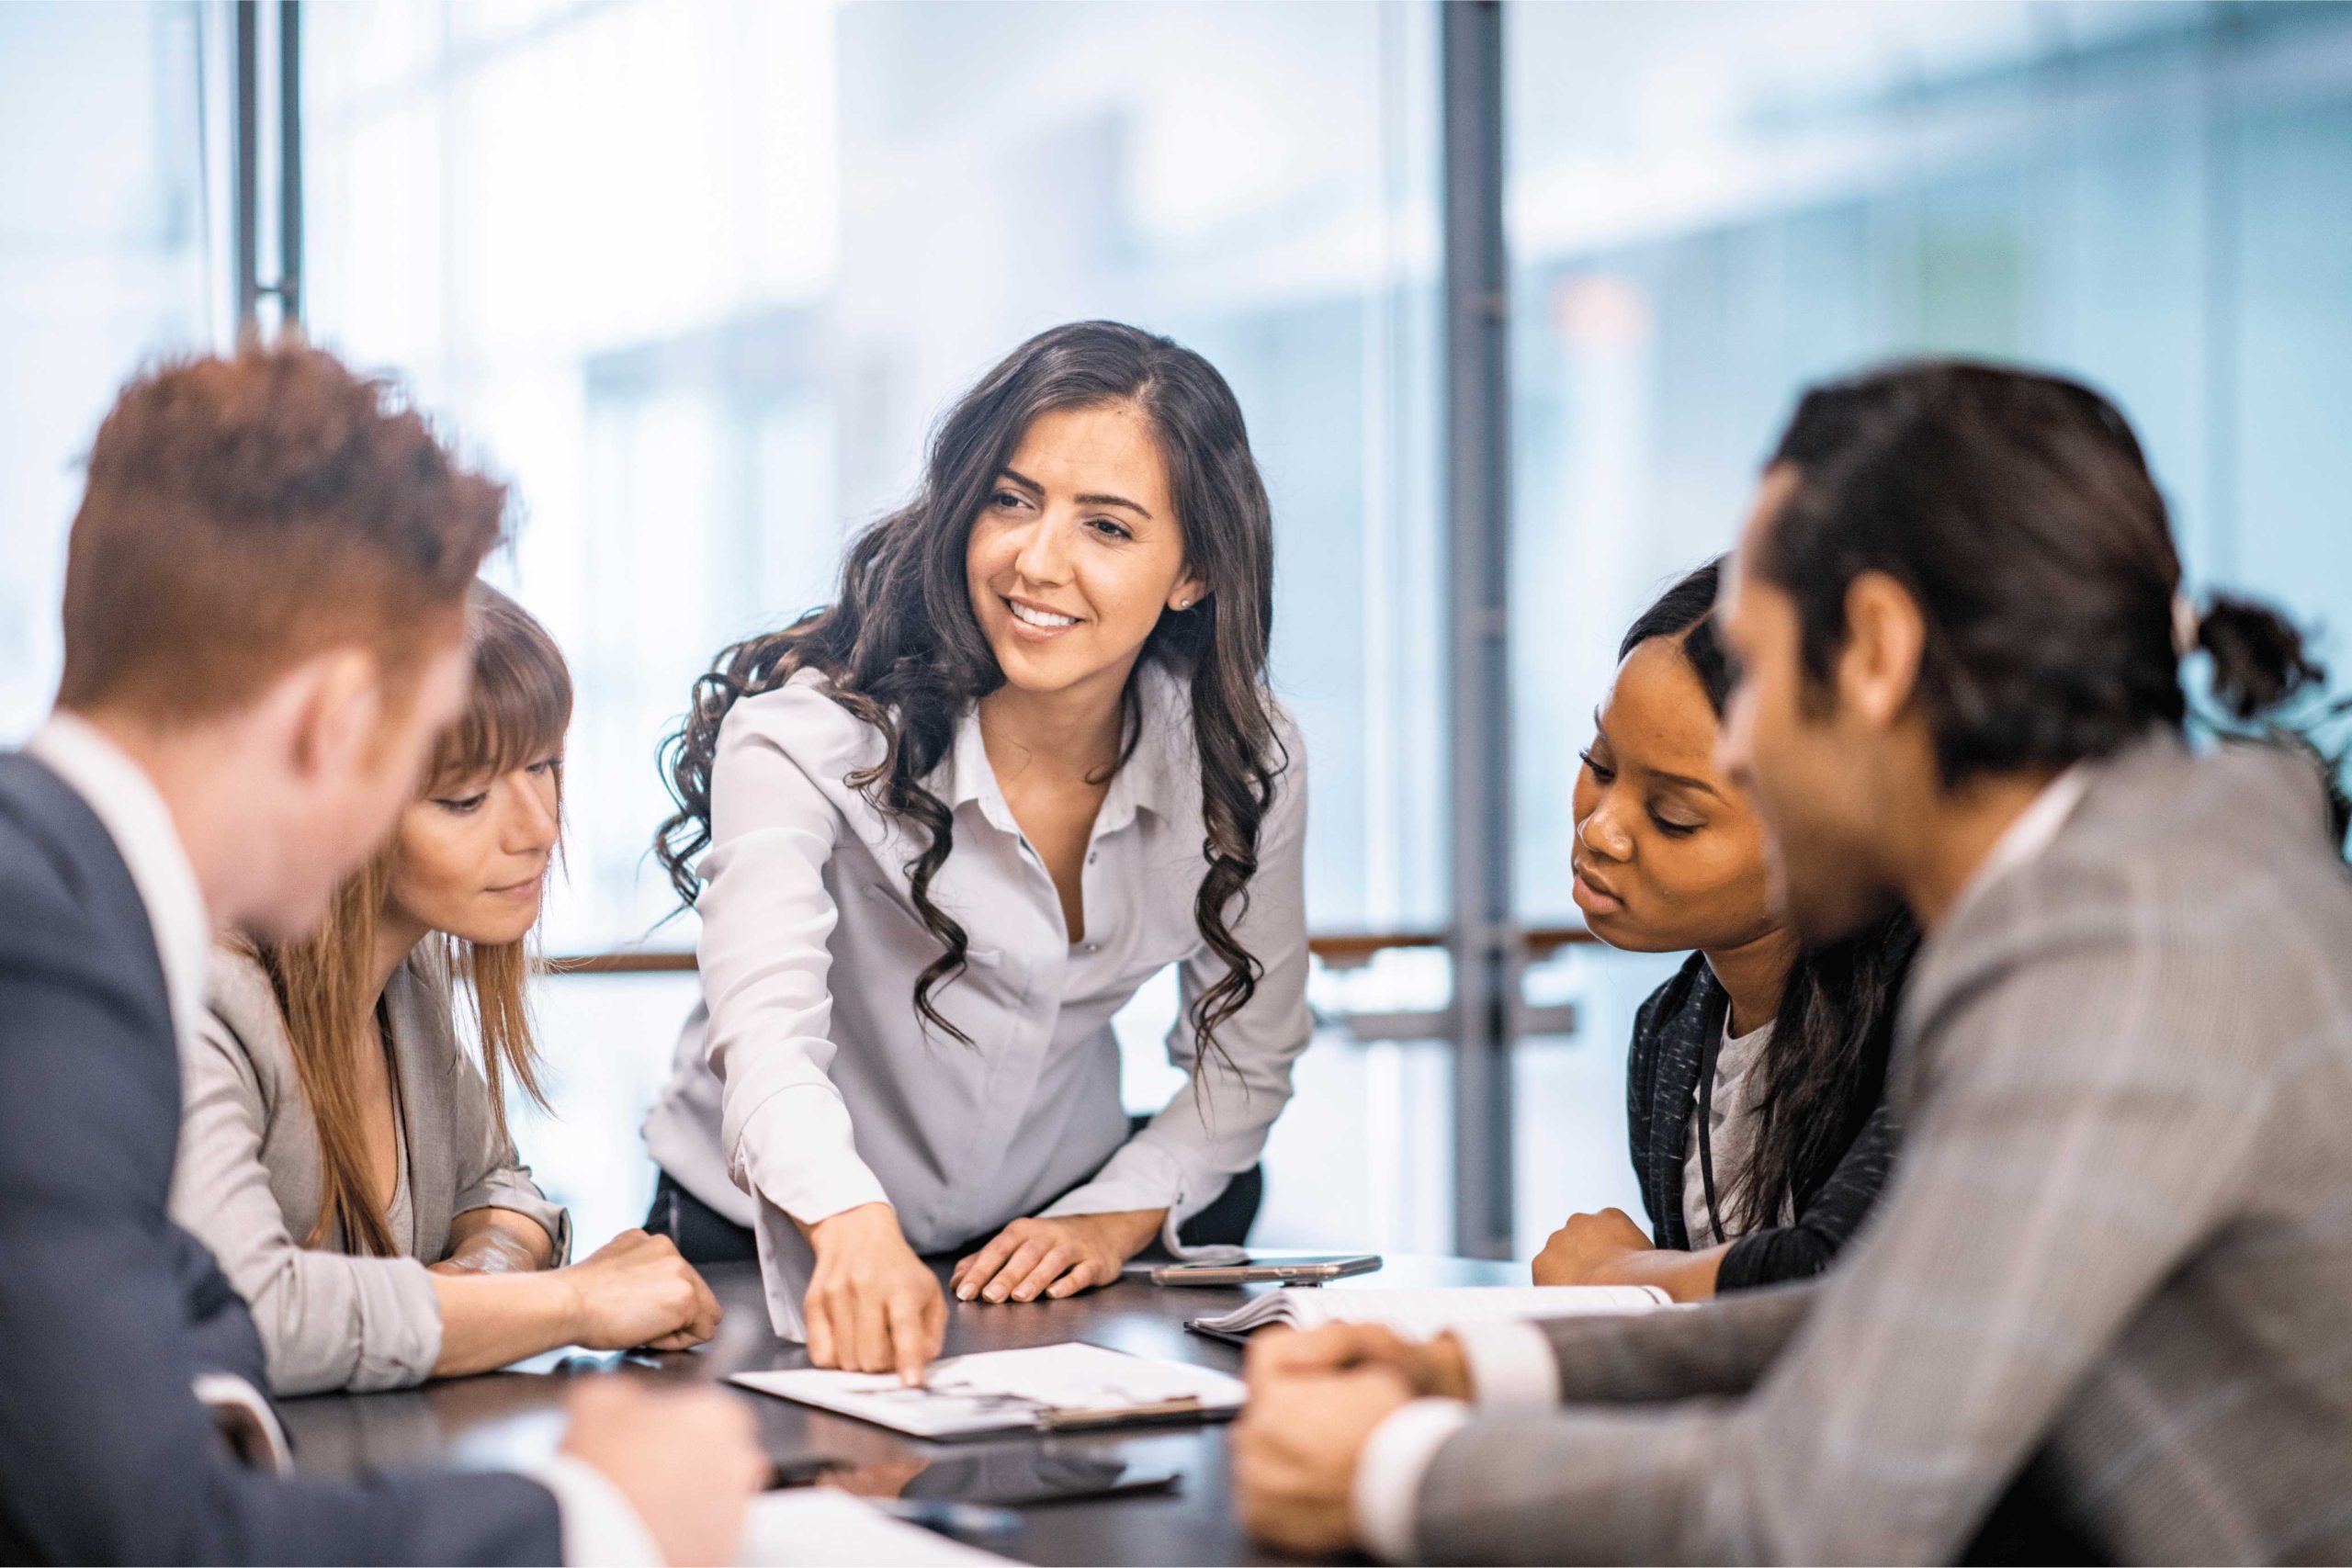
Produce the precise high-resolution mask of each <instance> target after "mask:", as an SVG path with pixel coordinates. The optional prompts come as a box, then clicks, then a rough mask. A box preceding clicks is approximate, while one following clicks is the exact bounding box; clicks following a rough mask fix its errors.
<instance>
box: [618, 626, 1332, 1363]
mask: <svg viewBox="0 0 2352 1568" xmlns="http://www.w3.org/2000/svg"><path fill="white" fill-rule="evenodd" d="M1137 681H1138V696H1139V700H1140V704H1141V710H1142V711H1141V715H1140V716H1141V719H1142V724H1141V728H1140V730H1139V732H1138V734H1137V736H1136V741H1135V748H1134V750H1133V751H1132V752H1131V753H1130V754H1129V755H1128V757H1127V760H1126V761H1125V764H1124V765H1122V766H1121V767H1120V769H1119V771H1118V773H1115V774H1114V775H1113V777H1112V779H1111V782H1110V786H1109V789H1108V792H1107V793H1106V794H1105V795H1104V796H1103V804H1102V807H1100V808H1099V809H1098V810H1097V811H1096V813H1095V818H1094V828H1093V835H1092V838H1091V840H1090V841H1089V842H1088V844H1087V847H1086V859H1085V863H1084V864H1083V866H1082V867H1081V868H1080V879H1081V882H1080V886H1081V888H1082V891H1083V896H1084V906H1085V930H1084V931H1083V932H1082V933H1081V935H1080V940H1079V941H1077V942H1072V941H1071V940H1070V938H1071V933H1070V931H1069V928H1068V927H1067V925H1066V924H1065V923H1064V919H1063V914H1062V903H1061V897H1060V894H1059V892H1058V891H1057V889H1056V887H1055V885H1054V879H1053V876H1052V874H1050V873H1049V872H1048V871H1047V870H1046V864H1045V862H1044V861H1043V860H1042V859H1040V858H1039V857H1038V855H1037V852H1036V851H1035V848H1034V847H1033V846H1032V845H1031V844H1030V842H1029V840H1028V839H1027V838H1026V837H1025V836H1024V835H1023V832H1022V831H1021V826H1020V824H1019V823H1018V822H1017V821H1015V820H1014V819H1013V816H1012V807H1010V806H1008V805H1007V804H1006V802H1005V797H1004V792H1003V790H1002V789H1001V787H1000V786H999V784H998V783H997V777H996V771H995V769H994V768H993V767H992V766H991V765H990V764H989V757H988V748H987V745H986V743H985V741H983V739H981V736H980V726H979V719H978V710H977V708H974V709H970V710H967V712H966V713H965V715H964V716H963V719H962V721H961V723H960V724H959V725H958V726H957V728H956V739H955V742H954V745H953V748H952V749H951V750H950V752H949V754H948V756H947V757H946V758H945V759H944V760H943V761H942V764H941V766H940V767H939V768H938V769H937V770H935V771H934V772H933V774H932V776H931V778H930V779H929V780H928V781H927V783H928V784H929V787H930V788H931V790H932V792H933V794H934V795H937V796H938V798H939V800H940V802H941V803H942V804H943V805H944V806H945V807H947V808H948V810H949V811H950V812H951V813H952V814H953V818H954V824H955V849H954V852H953V853H951V854H949V855H948V857H947V859H946V862H945V863H944V864H943V865H942V866H941V867H940V868H939V873H938V874H937V876H936V877H935V878H934V879H933V882H932V885H931V895H932V897H933V900H934V901H935V902H936V903H937V904H938V906H939V907H940V908H943V909H944V910H946V911H947V912H948V913H949V914H951V915H952V916H954V917H955V919H956V920H958V921H960V922H961V923H962V925H963V927H964V930H965V931H966V933H967V935H968V936H969V938H970V941H971V947H970V950H969V952H967V953H966V955H965V960H966V968H965V970H964V972H963V973H962V974H960V975H958V976H955V977H953V978H952V979H950V980H947V981H945V982H944V983H943V984H942V985H941V986H940V987H938V989H937V991H936V992H935V995H936V997H937V1000H938V1006H939V1008H940V1010H941V1011H942V1012H944V1014H946V1016H947V1017H948V1018H949V1019H950V1020H952V1021H954V1022H955V1023H956V1026H957V1027H958V1028H959V1029H961V1030H962V1031H963V1032H965V1034H966V1035H967V1037H968V1038H969V1041H970V1043H968V1044H966V1043H962V1042H959V1041H956V1040H955V1039H952V1038H950V1037H948V1036H946V1035H944V1034H943V1033H941V1032H939V1031H936V1030H927V1029H925V1028H924V1027H923V1026H922V1021H920V1020H919V1019H918V1018H917V1016H916V1014H915V1011H914V1008H913V1004H912V1002H911V1000H910V998H911V995H912V993H913V989H914V983H915V978H916V976H919V975H920V974H922V971H923V969H924V968H925V966H926V965H928V964H930V963H931V962H932V961H933V959H935V958H936V957H938V955H939V952H940V948H939V943H938V942H936V941H935V940H934V939H933V937H932V935H931V933H930V932H929V931H927V930H926V929H925V928H924V927H923V925H922V918H921V917H920V916H919V915H918V914H917V913H916V911H915V907H914V902H913V896H912V892H911V890H910V886H909V881H908V872H907V867H908V864H909V863H910V859H911V858H912V856H913V853H914V851H915V849H916V848H917V847H918V842H919V839H920V836H919V835H915V834H910V832H909V831H908V829H905V828H904V827H903V826H902V825H901V824H899V822H897V821H895V820H893V819H891V818H888V817H886V816H884V815H883V814H882V813H880V812H879V811H877V810H876V808H875V806H874V804H873V802H871V801H870V800H868V799H867V798H866V797H865V795H864V794H863V793H862V792H861V791H860V790H859V789H858V788H857V786H856V785H855V784H852V783H850V782H848V781H849V779H850V777H851V776H852V775H854V774H855V773H857V772H858V771H859V770H861V769H864V768H868V767H871V766H873V765H874V764H875V763H876V762H877V761H880V760H881V758H882V752H883V744H884V742H883V738H882V735H881V732H880V731H878V730H877V729H876V728H874V727H873V726H872V725H870V724H868V723H866V722H865V720H863V719H861V718H859V717H857V716H854V715H853V714H851V713H850V712H848V711H847V710H846V709H844V708H842V706H841V705H840V704H838V703H836V702H834V701H833V700H832V697H831V693H830V691H829V689H828V687H827V683H826V682H825V681H824V679H823V678H822V677H821V676H820V675H818V674H816V673H815V672H813V671H800V672H799V673H798V674H796V675H794V676H793V677H792V679H791V680H789V681H787V682H786V683H785V684H784V685H782V686H780V687H778V688H776V689H775V691H772V692H764V693H762V694H759V695H757V696H751V697H746V698H744V699H743V700H742V701H741V702H739V703H737V704H736V705H735V706H734V707H733V709H732V710H730V711H729V714H728V716H727V720H726V722H725V723H724V724H723V725H722V726H721V727H720V728H719V734H718V756H717V758H716V760H715V761H713V762H712V764H711V788H710V799H711V842H710V849H709V852H707V854H706V855H705V856H704V857H703V859H702V863H701V865H700V868H699V870H700V874H701V877H702V896H701V897H700V899H699V900H698V901H697V903H696V905H695V908H697V909H698V910H699V912H700V914H701V916H702V940H701V944H700V954H701V960H702V993H703V997H704V998H705V1002H706V1004H707V1005H706V1006H705V1007H703V1008H698V1009H696V1010H695V1013H694V1015H693V1016H692V1017H691V1018H690V1019H689V1020H688V1021H687V1023H686V1027H685V1029H684V1032H683V1033H682V1035H681V1037H680V1039H679V1043H678V1050H677V1055H676V1058H675V1062H674V1070H673V1076H672V1077H671V1081H670V1087H669V1088H668V1089H666V1090H665V1091H664V1092H663V1095H662V1099H661V1100H660V1101H658V1102H657V1103H656V1105H655V1106H654V1109H653V1111H652V1113H651V1114H650V1116H649V1117H648V1118H647V1119H646V1123H645V1141H646V1145H647V1146H648V1148H649V1149H650V1151H651V1152H652V1154H653V1156H654V1157H655V1158H656V1159H657V1160H659V1161H660V1162H661V1164H662V1168H664V1169H666V1170H668V1171H669V1172H670V1174H671V1175H672V1176H673V1177H674V1178H675V1179H677V1180H678V1181H679V1182H680V1183H681V1184H682V1185H684V1187H685V1188H686V1190H689V1191H691V1192H692V1193H694V1195H695V1197H697V1198H700V1199H701V1200H702V1201H704V1202H706V1203H707V1204H709V1205H711V1206H712V1207H713V1208H715V1209H717V1210H718V1212H719V1213H721V1214H724V1215H726V1216H727V1217H728V1218H729V1219H730V1220H733V1221H734V1222H735V1223H736V1224H740V1225H743V1226H745V1227H747V1228H749V1229H752V1230H753V1231H754V1232H755V1233H756V1234H757V1235H758V1238H759V1246H760V1256H761V1262H762V1265H763V1276H764V1279H765V1280H766V1284H767V1292H768V1312H769V1317H770V1319H771V1321H772V1322H773V1323H774V1324H775V1328H776V1331H777V1332H778V1333H779V1334H782V1335H785V1336H786V1337H790V1338H797V1337H799V1336H800V1331H801V1325H800V1302H801V1298H802V1294H803V1292H805V1291H806V1290H807V1288H808V1283H809V1271H810V1269H812V1267H813V1264H814V1258H813V1255H812V1254H811V1253H810V1251H809V1246H808V1243H807V1242H806V1240H805V1239H804V1238H803V1237H802V1235H801V1233H800V1231H799V1229H798V1227H797V1225H795V1224H793V1223H792V1222H793V1221H794V1220H798V1221H800V1222H801V1223H803V1224H815V1223H816V1222H817V1221H819V1220H821V1219H823V1218H825V1217H826V1216H827V1215H829V1214H834V1213H840V1212H842V1210H844V1209H848V1208H853V1207H854V1206H856V1205H858V1204H861V1203H868V1202H874V1201H888V1202H889V1203H891V1204H892V1205H893V1206H894V1207H895V1208H896V1209H897V1211H898V1219H899V1227H900V1228H901V1229H902V1230H903V1231H904V1232H905V1233H906V1237H907V1240H908V1241H909V1242H910V1243H911V1244H913V1246H914V1247H915V1248H916V1249H917V1250H918V1251H935V1250H938V1249H940V1248H944V1247H954V1246H958V1245H962V1244H964V1243H965V1242H967V1241H969V1240H971V1239H974V1238H979V1237H985V1236H987V1235H990V1234H992V1233H993V1232H994V1231H995V1230H996V1228H997V1227H998V1226H1000V1225H1002V1224H1004V1223H1005V1222H1006V1221H1008V1220H1011V1219H1012V1218H1014V1217H1015V1216H1017V1215H1022V1214H1034V1213H1040V1212H1041V1211H1042V1212H1043V1213H1046V1215H1049V1216H1054V1215H1064V1214H1100V1213H1120V1212H1123V1211H1134V1210H1144V1209H1164V1210H1166V1211H1167V1215H1168V1217H1167V1224H1166V1226H1165V1233H1166V1234H1165V1235H1164V1237H1163V1239H1165V1240H1166V1241H1168V1242H1169V1243H1170V1247H1171V1250H1173V1247H1174V1244H1175V1242H1176V1235H1175V1233H1176V1227H1177V1226H1178V1225H1179V1224H1181V1223H1182V1221H1184V1220H1185V1219H1187V1218H1189V1217H1190V1216H1191V1215H1193V1214H1194V1213H1198V1212H1199V1211H1200V1210H1201V1209H1203V1208H1204V1207H1206V1206H1207V1205H1208V1204H1209V1203H1210V1202H1211V1201H1214V1200H1215V1199H1216V1195H1217V1194H1218V1193H1219V1192H1221V1191H1223V1190H1224V1189H1225V1186H1226V1183H1227V1181H1228V1180H1230V1179H1232V1178H1233V1177H1234V1176H1235V1175H1236V1174H1238V1172H1241V1171H1245V1170H1247V1169H1249V1168H1250V1166H1251V1165H1253V1164H1255V1163H1256V1162H1257V1159H1258V1156H1259V1155H1260V1153H1261V1150H1262V1149H1263V1148H1264V1146H1265V1143H1266V1134H1267V1130H1268V1129H1269V1128H1270V1127H1271V1126H1272V1123H1273V1121H1274V1118H1275V1117H1276V1116H1277V1115H1278V1114H1280V1112H1281V1111H1282V1109H1283V1105H1284V1104H1285V1103H1286V1102H1287V1101H1288V1100H1289V1099H1290V1094H1291V1064H1292V1062H1293V1061H1294V1060H1295V1058H1296V1057H1297V1055H1298V1054H1299V1052H1300V1051H1302V1050H1303V1049H1305V1048H1306V1043H1307V1040H1308V1038H1309V1037H1310V1035H1311V1034H1312V1032H1313V1029H1314V1019H1313V1015H1312V1014H1310V1013H1309V1012H1308V1010H1307V1005H1306V971H1307V946H1306V908H1305V898H1306V892H1305V859H1306V856H1305V849H1306V843H1305V840H1306V795H1307V792H1306V752H1305V750H1304V748H1303V747H1302V746H1301V745H1300V743H1299V739H1298V733H1297V731H1296V729H1295V728H1294V727H1293V726H1292V725H1291V723H1290V721H1289V719H1288V717H1287V716H1283V717H1281V718H1280V721H1279V725H1278V732H1279V735H1280V739H1281V743H1282V749H1283V757H1282V758H1280V759H1275V761H1278V762H1279V763H1280V764H1281V765H1282V766H1283V773H1282V776H1281V778H1280V780H1279V781H1278V783H1277V784H1276V786H1275V791H1274V798H1273V801H1272V805H1271V806H1270V807H1268V809H1267V813H1266V819H1265V821H1264V823H1263V824H1262V825H1261V828H1260V829H1259V839H1258V869H1257V874H1256V875H1255V876H1254V877H1252V878H1251V880H1250V892H1249V897H1248V898H1247V899H1246V900H1237V901H1236V903H1235V905H1234V907H1233V908H1232V909H1231V910H1230V911H1229V914H1230V918H1231V922H1232V926H1233V932H1234V935H1235V937H1236V939H1237V940H1238V942H1240V943H1241V945H1242V946H1243V947H1245V948H1247V949H1248V950H1249V951H1250V953H1251V954H1252V955H1254V956H1255V957H1256V958H1257V960H1258V961H1259V963H1260V964H1261V965H1262V969H1261V975H1260V978H1259V981H1258V988H1257V993H1256V995H1255V996H1254V997H1253V998H1251V1000H1250V1005H1249V1006H1247V1007H1245V1008H1243V1009H1242V1010H1240V1011H1238V1012H1237V1013H1236V1014H1234V1016H1233V1017H1232V1018H1230V1019H1228V1020H1227V1021H1226V1023H1225V1025H1224V1027H1223V1028H1222V1030H1221V1031H1220V1032H1219V1039H1218V1043H1219V1045H1220V1046H1221V1047H1222V1059H1220V1060H1218V1061H1216V1062H1215V1063H1214V1064H1211V1065H1209V1066H1206V1067H1205V1068H1204V1070H1202V1071H1201V1072H1200V1073H1199V1075H1198V1076H1197V1077H1196V1078H1195V1080H1194V1081H1193V1083H1191V1084H1188V1085H1187V1086H1185V1087H1184V1088H1182V1089H1178V1090H1177V1091H1176V1092H1175V1094H1174V1095H1173V1097H1172V1098H1171V1099H1170V1101H1169V1103H1168V1105H1167V1107H1166V1108H1165V1109H1164V1110H1162V1111H1160V1112H1159V1115H1157V1116H1155V1117H1153V1118H1152V1119H1151V1121H1150V1122H1149V1123H1148V1125H1146V1126H1145V1128H1144V1129H1143V1130H1142V1131H1141V1132H1139V1133H1134V1134H1132V1135H1131V1134H1130V1132H1129V1128H1128V1123H1127V1114H1126V1110H1125V1106H1124V1105H1123V1104H1122V1102H1121V1100H1120V1093H1119V1075H1120V1062H1119V1048H1118V1043H1117V1041H1116V1039H1115V1038H1114V1035H1113V1033H1112V1031H1111V1018H1112V1015H1113V1014H1114V1013H1116V1012H1117V1011H1118V1010H1120V1009H1121V1008H1123V1007H1125V1005H1126V1004H1127V1002H1128V1001H1129V999H1130V998H1133V997H1134V996H1135V994H1136V990H1137V989H1138V988H1139V987H1141V986H1143V985H1144V983H1145V982H1147V981H1148V980H1149V979H1151V978H1152V977H1153V976H1156V975H1158V974H1159V973H1161V972H1162V971H1164V970H1167V969H1169V968H1170V967H1173V968H1174V969H1175V970H1176V971H1177V979H1178V985H1177V989H1178V992H1179V994H1180V996H1181V998H1182V1002H1183V1004H1184V1006H1185V1008H1186V1009H1187V1010H1189V1008H1190V1007H1191V1005H1192V1004H1193V1001H1194V1000H1195V999H1196V998H1198V997H1199V996H1200V995H1201V994H1202V992H1204V990H1206V989H1207V988H1208V987H1211V986H1213V985H1215V984H1216V982H1217V981H1219V980H1220V979H1222V978H1224V976H1225V975H1226V972H1227V971H1226V964H1225V962H1224V960H1222V959H1220V958H1218V957H1217V956H1216V953H1213V952H1212V951H1210V949H1209V948H1208V946H1207V944H1206V943H1205V942H1203V941H1202V938H1201V933H1200V927H1199V924H1198V922H1197V920H1196V919H1195V916H1194V912H1193V905H1194V903H1195V901H1196V899H1197V897H1198V895H1199V893H1200V887H1201V881H1202V878H1203V876H1204V874H1205V873H1206V870H1207V866H1206V863H1205V861H1204V858H1203V854H1202V844H1203V842H1204V840H1205V839H1206V837H1207V829H1205V828H1204V826H1203V820H1202V805H1201V764H1200V759H1199V757H1198V755H1197V753H1196V752H1195V750H1194V749H1193V729H1192V724H1193V719H1192V700H1191V691H1190V688H1189V687H1188V686H1187V685H1186V684H1185V683H1184V682H1182V679H1181V678H1179V677H1176V676H1173V675H1170V674H1169V673H1168V672H1166V671H1162V670H1161V669H1159V667H1158V666H1157V665H1146V666H1145V667H1144V669H1143V671H1142V672H1141V673H1140V675H1139V676H1138V677H1137ZM1199 1055H1200V1051H1199V1046H1198V1043H1197V1042H1196V1040H1195V1039H1194V1037H1193V1028H1192V1023H1191V1020H1190V1016H1189V1012H1187V1013H1186V1014H1185V1015H1182V1016H1180V1017H1179V1018H1178V1020H1177V1022H1176V1025H1175V1027H1174V1028H1173V1029H1172V1030H1171V1031H1170V1033H1169V1036H1168V1057H1169V1060H1170V1061H1171V1062H1173V1063H1175V1064H1176V1065H1178V1066H1182V1067H1185V1068H1188V1069H1190V1068H1193V1067H1194V1066H1196V1064H1197V1061H1198V1058H1199ZM755 1195H756V1196H755Z"/></svg>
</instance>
